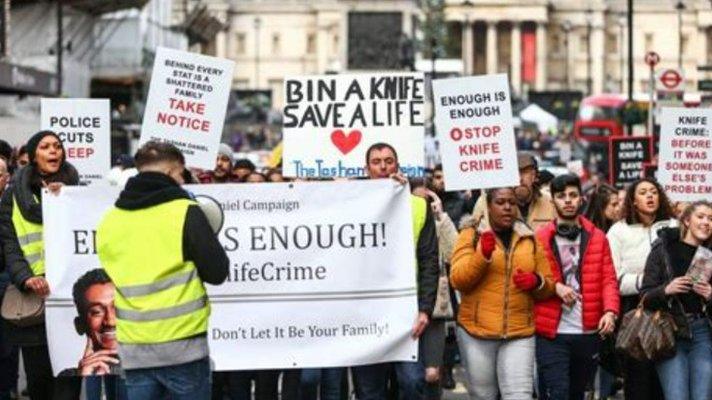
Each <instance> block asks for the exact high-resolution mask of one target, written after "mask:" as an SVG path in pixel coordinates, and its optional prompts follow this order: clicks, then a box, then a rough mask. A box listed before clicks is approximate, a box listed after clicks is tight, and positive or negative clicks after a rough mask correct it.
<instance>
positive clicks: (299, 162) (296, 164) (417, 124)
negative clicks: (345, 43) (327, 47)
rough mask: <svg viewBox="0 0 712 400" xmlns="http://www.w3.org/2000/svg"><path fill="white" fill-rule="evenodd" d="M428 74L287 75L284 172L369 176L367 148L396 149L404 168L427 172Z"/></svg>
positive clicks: (416, 173) (415, 173) (418, 173)
mask: <svg viewBox="0 0 712 400" xmlns="http://www.w3.org/2000/svg"><path fill="white" fill-rule="evenodd" d="M423 90H424V89H423V74H421V73H388V74H368V75H366V74H363V75H320V76H304V77H288V78H286V79H285V81H284V93H285V106H284V117H283V118H284V119H283V133H284V153H283V154H284V158H283V170H284V175H285V176H299V177H355V176H364V175H366V174H365V171H364V167H365V166H366V151H367V150H368V148H369V147H370V146H371V145H373V144H375V143H379V142H383V143H387V144H389V145H391V146H392V147H393V148H395V150H396V152H397V153H398V161H399V164H400V167H401V170H402V171H403V173H405V174H406V175H408V176H422V175H423V174H424V168H423V165H424V164H423V163H424V154H423V151H424V150H423V148H424V144H423V142H424V134H425V131H424V128H423V102H424V99H425V97H424V92H423Z"/></svg>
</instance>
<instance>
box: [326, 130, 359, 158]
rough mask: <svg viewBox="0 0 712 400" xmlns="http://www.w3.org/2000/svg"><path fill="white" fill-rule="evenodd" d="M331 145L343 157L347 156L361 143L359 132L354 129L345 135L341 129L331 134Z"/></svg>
mask: <svg viewBox="0 0 712 400" xmlns="http://www.w3.org/2000/svg"><path fill="white" fill-rule="evenodd" d="M331 143H333V144H334V146H336V148H337V149H339V151H340V152H342V153H343V154H344V155H346V154H349V152H351V150H353V149H354V147H356V146H358V144H359V143H361V131H359V130H357V129H354V130H352V131H351V132H349V134H348V135H347V134H345V133H344V131H342V130H341V129H337V130H335V131H333V132H331Z"/></svg>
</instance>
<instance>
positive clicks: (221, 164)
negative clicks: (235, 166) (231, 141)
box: [198, 143, 234, 183]
mask: <svg viewBox="0 0 712 400" xmlns="http://www.w3.org/2000/svg"><path fill="white" fill-rule="evenodd" d="M233 161H234V157H233V153H232V149H231V148H230V146H228V145H227V144H225V143H221V144H220V146H219V147H218V156H217V158H216V160H215V168H213V170H212V171H203V172H202V173H201V174H200V175H199V176H198V179H199V181H200V183H226V182H232V181H233V177H232V163H233Z"/></svg>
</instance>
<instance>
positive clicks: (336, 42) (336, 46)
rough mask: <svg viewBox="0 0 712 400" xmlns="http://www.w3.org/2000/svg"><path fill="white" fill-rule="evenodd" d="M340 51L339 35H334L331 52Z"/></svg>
mask: <svg viewBox="0 0 712 400" xmlns="http://www.w3.org/2000/svg"><path fill="white" fill-rule="evenodd" d="M338 51H339V35H334V38H333V39H332V41H331V52H332V53H337V52H338Z"/></svg>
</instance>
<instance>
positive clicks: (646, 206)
mask: <svg viewBox="0 0 712 400" xmlns="http://www.w3.org/2000/svg"><path fill="white" fill-rule="evenodd" d="M670 217H671V210H670V202H669V201H668V198H667V196H666V195H665V192H664V191H663V190H662V188H661V187H660V184H658V183H657V182H656V181H655V180H653V179H650V178H645V179H640V180H638V181H636V182H634V183H632V184H631V185H630V186H629V187H628V189H627V190H626V195H625V200H624V205H623V219H622V220H620V221H618V222H617V223H615V224H613V226H611V228H610V229H609V230H608V235H607V237H608V241H609V244H610V246H611V256H612V257H613V266H614V267H615V268H616V275H617V276H618V285H619V290H620V294H621V313H623V314H625V313H626V312H628V311H630V310H632V309H634V308H635V307H637V306H638V303H639V301H640V287H641V284H642V282H643V272H644V270H645V260H646V259H647V258H648V254H649V253H650V244H651V243H652V242H653V241H654V240H655V239H656V238H657V230H658V229H660V228H663V227H665V226H667V225H669V223H670V222H669V218H670ZM624 364H625V365H624V379H625V383H624V385H625V386H624V392H625V398H626V400H637V399H640V400H657V399H662V398H663V394H662V389H661V388H660V382H659V380H658V377H657V374H656V373H655V366H654V365H653V364H652V363H650V362H642V361H638V360H635V359H633V358H631V357H626V358H625V360H624Z"/></svg>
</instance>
